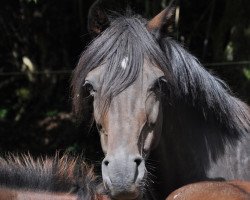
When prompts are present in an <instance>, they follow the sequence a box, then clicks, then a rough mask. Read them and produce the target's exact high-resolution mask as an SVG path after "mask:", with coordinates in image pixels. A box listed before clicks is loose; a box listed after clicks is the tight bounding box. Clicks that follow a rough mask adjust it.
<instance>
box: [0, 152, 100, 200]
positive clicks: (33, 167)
mask: <svg viewBox="0 0 250 200" xmlns="http://www.w3.org/2000/svg"><path fill="white" fill-rule="evenodd" d="M99 182H100V180H99V178H98V177H97V176H96V175H95V173H94V168H93V166H90V165H87V164H86V163H85V162H84V161H83V159H82V158H80V157H76V158H73V157H70V156H69V155H67V154H64V155H63V156H62V157H59V156H58V155H56V156H55V157H54V158H47V157H46V158H42V157H40V158H37V159H34V158H32V157H31V156H30V155H21V156H13V155H10V156H8V157H7V158H6V159H4V158H0V186H1V188H8V189H18V190H24V191H40V192H41V191H43V192H61V193H68V194H76V195H78V199H84V200H93V199H96V198H95V196H96V195H97V191H96V190H97V188H98V185H99V184H100V183H99Z"/></svg>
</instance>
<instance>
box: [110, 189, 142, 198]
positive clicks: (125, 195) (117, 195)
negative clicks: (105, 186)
mask: <svg viewBox="0 0 250 200" xmlns="http://www.w3.org/2000/svg"><path fill="white" fill-rule="evenodd" d="M140 196H141V193H140V191H139V190H138V189H136V190H135V191H133V192H120V193H116V192H112V191H111V197H112V199H115V200H138V199H140Z"/></svg>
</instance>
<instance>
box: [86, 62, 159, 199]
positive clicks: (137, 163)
mask: <svg viewBox="0 0 250 200" xmlns="http://www.w3.org/2000/svg"><path fill="white" fill-rule="evenodd" d="M103 70H105V65H103V66H101V67H98V68H96V69H94V70H92V71H90V72H89V73H88V75H87V77H86V79H85V80H86V83H88V84H91V85H89V87H90V88H91V90H90V93H91V94H92V96H93V97H94V101H93V107H94V117H95V120H96V124H97V127H98V130H99V132H100V138H101V145H102V149H103V152H104V153H105V155H106V156H105V158H104V160H103V163H102V176H103V181H104V184H105V186H106V187H107V188H108V189H109V190H110V192H111V196H112V197H114V198H117V199H123V198H126V199H135V198H137V197H138V196H139V195H140V194H141V191H140V188H141V186H143V179H144V177H145V175H146V168H145V159H146V157H147V155H148V153H149V151H150V149H152V148H153V147H154V146H156V145H157V142H158V139H159V134H160V133H161V123H162V111H161V100H160V95H159V93H158V87H157V86H158V84H157V83H158V80H159V78H160V77H162V76H163V72H162V71H161V70H159V69H158V68H157V67H155V66H152V65H151V66H150V64H149V63H148V62H146V61H145V62H144V66H143V70H142V73H141V74H140V75H139V76H138V78H137V79H136V81H135V82H134V83H133V84H132V85H130V86H129V87H128V88H126V89H125V90H123V91H122V92H121V93H119V94H118V95H117V96H115V97H114V98H113V99H112V101H111V102H110V105H109V106H108V108H107V109H106V112H105V114H103V115H100V113H101V111H100V110H99V106H98V105H100V104H101V103H102V101H103V99H102V98H101V96H100V95H99V90H100V88H101V82H102V79H103V78H105V77H102V74H104V73H103ZM121 70H123V69H122V68H121Z"/></svg>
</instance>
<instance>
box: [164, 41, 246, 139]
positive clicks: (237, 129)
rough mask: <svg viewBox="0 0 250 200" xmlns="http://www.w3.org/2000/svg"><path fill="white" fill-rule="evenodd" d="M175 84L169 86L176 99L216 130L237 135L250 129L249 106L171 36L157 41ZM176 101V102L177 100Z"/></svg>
mask: <svg viewBox="0 0 250 200" xmlns="http://www.w3.org/2000/svg"><path fill="white" fill-rule="evenodd" d="M159 43H160V45H161V48H162V50H163V51H164V53H165V55H166V58H167V60H168V63H169V64H170V67H171V72H172V74H171V75H172V76H173V77H174V79H175V80H176V82H175V83H176V84H175V85H174V87H172V88H171V90H172V93H173V95H174V96H172V97H174V98H175V99H176V100H178V101H179V100H181V103H182V104H183V105H186V106H189V107H193V108H195V109H194V110H197V111H198V112H199V113H200V114H201V117H202V118H203V120H204V121H206V122H208V124H209V123H210V122H211V123H213V126H215V129H217V130H219V132H220V131H221V132H223V133H225V134H227V135H230V136H232V137H233V138H235V137H236V138H237V137H239V136H243V135H244V134H248V133H249V132H250V109H249V107H248V106H247V105H246V104H245V103H244V102H242V101H241V100H239V99H238V98H236V97H235V96H234V95H233V94H232V92H231V91H230V89H229V88H228V86H227V85H226V84H225V83H224V82H223V81H222V80H220V79H219V78H217V77H216V76H214V75H212V74H211V73H209V72H208V71H207V70H206V69H204V67H203V66H202V65H201V63H200V62H199V61H198V59H197V58H196V57H195V56H193V55H191V54H190V53H189V52H188V51H187V50H185V49H184V48H183V47H182V46H181V45H180V44H178V43H177V42H176V41H174V40H173V39H171V38H163V39H162V40H161V41H160V42H159ZM178 101H177V102H178Z"/></svg>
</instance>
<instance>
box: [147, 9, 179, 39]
mask: <svg viewBox="0 0 250 200" xmlns="http://www.w3.org/2000/svg"><path fill="white" fill-rule="evenodd" d="M174 13H175V7H174V6H168V7H167V8H165V9H164V10H163V11H161V12H160V13H159V14H158V15H156V16H155V17H154V18H153V19H151V20H150V21H149V22H148V23H147V29H148V31H149V32H151V33H153V34H155V35H156V36H157V37H160V36H164V35H166V34H167V33H168V32H169V30H170V28H171V27H172V26H173V24H174Z"/></svg>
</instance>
